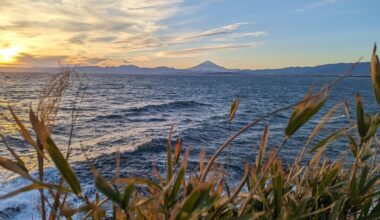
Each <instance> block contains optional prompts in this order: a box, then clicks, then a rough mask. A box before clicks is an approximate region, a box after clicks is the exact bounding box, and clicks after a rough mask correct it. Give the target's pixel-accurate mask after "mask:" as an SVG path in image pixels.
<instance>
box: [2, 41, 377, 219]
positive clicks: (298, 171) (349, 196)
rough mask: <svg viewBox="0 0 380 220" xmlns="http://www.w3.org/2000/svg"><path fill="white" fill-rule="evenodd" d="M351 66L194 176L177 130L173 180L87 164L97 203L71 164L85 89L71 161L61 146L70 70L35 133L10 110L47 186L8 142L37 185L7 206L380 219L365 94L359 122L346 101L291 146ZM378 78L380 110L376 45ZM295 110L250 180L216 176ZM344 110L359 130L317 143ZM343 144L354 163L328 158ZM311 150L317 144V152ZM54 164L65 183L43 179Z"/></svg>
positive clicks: (60, 211)
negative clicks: (57, 124) (60, 116)
mask: <svg viewBox="0 0 380 220" xmlns="http://www.w3.org/2000/svg"><path fill="white" fill-rule="evenodd" d="M353 67H354V66H353ZM353 67H352V68H353ZM352 68H351V69H350V70H348V71H347V72H346V73H343V74H342V76H341V77H338V78H337V79H336V80H334V81H333V82H331V83H330V84H329V85H327V86H326V87H323V88H322V89H321V91H319V92H317V93H313V86H311V88H310V90H309V91H308V92H307V94H306V95H305V98H304V99H302V100H300V101H299V102H297V103H293V104H291V105H288V106H284V107H281V108H279V109H276V110H274V111H273V112H269V113H267V114H265V115H263V116H261V117H259V118H258V119H256V120H254V121H252V122H250V123H248V124H247V125H246V126H244V127H242V128H241V129H240V130H239V131H237V132H236V133H235V134H231V135H230V136H229V137H228V138H227V140H226V141H225V142H224V143H223V144H222V145H221V146H220V147H219V148H218V149H217V150H216V152H215V154H214V155H213V156H212V157H210V158H209V159H208V160H207V161H206V162H205V158H206V157H205V154H204V153H201V154H200V157H199V166H198V167H197V168H196V169H194V170H189V169H187V161H188V157H189V148H187V149H183V143H182V140H181V139H177V140H176V141H175V142H172V141H173V140H172V134H173V129H174V128H173V127H172V128H171V129H170V132H169V135H168V141H167V164H166V167H167V169H166V173H165V174H164V175H163V174H160V173H159V172H158V171H154V174H155V175H154V177H151V178H148V177H147V178H136V177H128V178H120V155H117V156H116V158H115V160H116V164H117V165H116V167H115V170H116V172H115V173H116V176H115V178H114V179H109V180H106V179H105V178H104V177H103V176H102V175H101V174H100V173H99V172H97V170H96V168H95V166H94V165H92V162H91V160H90V159H87V162H88V164H89V165H90V167H92V172H93V174H94V182H95V186H94V188H96V190H97V194H96V196H95V198H92V199H90V198H89V197H87V196H86V195H84V194H83V193H82V188H81V183H80V180H79V179H78V178H77V177H76V174H75V172H74V171H73V170H72V168H71V166H70V164H69V163H68V162H67V161H68V159H69V157H70V152H71V136H72V134H73V132H74V127H75V123H76V119H77V115H78V114H77V112H78V111H79V109H80V103H81V102H82V100H83V97H84V93H85V88H86V87H85V86H83V85H81V86H80V88H81V89H79V90H78V93H77V95H76V98H75V101H74V104H73V110H72V123H71V124H72V126H71V129H70V138H69V140H70V141H69V144H68V146H67V149H66V152H67V153H66V154H63V153H62V152H61V151H60V148H58V147H57V146H56V144H55V142H54V140H53V139H52V136H51V131H52V127H53V126H54V119H55V116H56V114H57V111H58V107H59V101H60V97H62V95H63V93H64V91H65V89H66V88H67V87H68V79H69V77H70V74H69V73H68V72H64V73H62V74H58V75H57V76H55V77H54V78H53V79H52V82H51V83H50V84H49V85H50V86H48V87H47V88H46V89H45V90H44V92H43V94H42V96H41V99H40V102H39V103H40V104H39V105H38V108H37V109H36V110H34V109H32V108H31V109H30V114H29V122H28V123H30V126H29V125H28V126H26V125H25V124H24V122H22V121H21V120H20V119H19V118H18V116H17V115H16V114H15V111H14V110H13V109H12V107H9V112H10V115H11V118H10V119H9V120H12V121H13V123H14V124H15V125H16V126H17V128H18V130H19V132H20V135H21V136H22V137H23V138H24V140H25V141H26V142H27V143H28V144H29V145H30V147H32V148H33V149H34V150H35V151H36V157H37V158H38V178H34V177H32V176H31V175H30V171H29V170H28V169H27V168H26V166H25V163H24V161H23V160H22V159H21V156H20V155H19V154H18V153H17V152H15V151H14V150H13V149H12V148H10V147H9V146H8V145H7V144H6V141H5V139H4V137H3V136H1V138H2V140H3V143H4V146H5V148H6V149H7V150H8V151H9V152H10V154H11V155H12V156H13V158H14V159H13V160H10V159H7V158H0V166H1V167H3V168H4V169H7V170H9V171H11V172H13V173H16V174H18V175H19V176H21V177H22V178H25V179H27V180H28V181H29V182H30V185H27V186H25V187H23V188H20V189H18V190H16V191H14V192H9V193H8V194H5V195H1V196H0V199H7V198H9V197H12V196H16V195H18V194H20V193H24V192H27V191H31V190H39V192H40V197H41V199H40V203H41V218H42V219H44V220H45V219H51V220H53V219H61V218H66V219H73V218H75V219H87V218H91V219H104V218H113V219H378V218H380V187H379V186H380V185H379V183H380V182H379V181H380V180H379V178H380V174H379V166H378V163H377V154H378V151H379V146H380V145H379V141H378V139H377V128H378V127H379V126H380V116H379V114H373V115H371V114H369V113H366V111H365V108H364V104H363V102H362V99H361V97H360V95H359V94H357V95H356V107H355V111H356V117H355V118H356V120H355V121H353V120H351V116H350V113H349V112H350V111H349V107H348V105H347V103H346V102H340V103H337V104H336V105H335V106H334V107H333V108H331V109H329V110H328V111H327V113H326V114H325V115H324V116H322V117H321V119H320V120H319V122H318V124H317V125H316V126H315V127H314V129H313V130H312V131H311V133H310V135H309V137H308V139H307V140H305V143H304V145H303V147H301V148H300V147H299V146H288V140H289V139H291V138H292V136H293V135H294V134H295V133H296V132H297V131H298V129H299V128H300V127H302V126H303V125H304V124H306V123H307V122H308V121H309V120H310V118H312V117H314V116H315V114H316V113H317V112H319V111H320V109H322V108H323V107H324V104H325V102H326V100H328V94H329V91H330V89H331V88H332V87H334V86H335V85H336V84H337V83H338V82H339V81H340V80H342V79H344V77H346V76H349V75H350V74H351V70H352ZM371 79H372V83H373V87H374V91H375V95H376V100H377V101H378V103H380V102H379V100H380V89H379V85H380V64H379V60H378V58H377V55H376V46H375V48H374V50H373V54H372V60H371ZM242 101H243V100H242ZM239 102H240V100H239V99H236V100H235V101H234V102H233V103H232V106H231V111H230V114H229V116H228V119H229V123H232V122H233V120H234V116H235V113H236V112H237V111H238V107H239ZM291 108H294V110H293V113H292V114H291V115H290V119H289V121H288V124H287V126H286V129H285V131H284V138H283V141H282V143H281V145H280V146H278V147H274V148H273V147H272V148H271V149H268V146H267V142H268V138H270V137H269V133H270V131H269V125H268V124H267V125H266V126H265V128H264V129H263V132H262V138H261V143H260V144H259V146H260V147H259V149H258V152H257V156H256V158H255V159H254V160H253V161H251V163H247V164H245V173H244V176H243V177H242V179H241V181H240V182H239V183H238V184H237V185H235V186H234V187H232V188H230V187H229V186H228V184H227V183H226V175H221V174H220V172H217V171H216V170H220V169H218V167H217V165H216V164H215V161H216V159H217V158H218V156H219V155H220V153H221V152H222V151H224V150H225V148H226V147H228V146H229V147H231V143H232V142H233V140H234V139H236V138H237V137H238V136H239V135H241V134H242V133H244V132H245V131H246V130H248V129H249V128H251V127H252V126H255V125H256V124H257V123H258V122H260V121H262V120H264V119H265V118H267V117H269V116H272V115H274V114H277V113H278V112H280V111H284V110H288V109H291ZM340 108H341V109H344V110H345V111H346V113H347V117H349V118H350V121H351V122H350V124H349V125H347V126H345V127H342V128H339V129H337V130H336V131H334V132H332V133H331V134H330V135H328V136H327V137H326V138H325V139H323V140H320V141H319V142H317V143H315V142H316V141H315V140H314V138H315V136H316V134H318V133H319V132H320V131H321V130H323V128H324V125H325V124H326V123H327V122H328V121H329V118H330V117H331V116H332V115H333V114H334V112H335V111H337V110H338V109H340ZM28 127H31V129H28ZM31 130H32V131H31ZM342 137H343V138H346V139H347V140H348V141H349V144H348V146H347V148H348V149H350V152H351V154H352V157H353V158H354V163H349V162H347V161H346V158H337V159H335V160H333V161H331V160H328V159H327V158H326V157H325V152H326V151H327V150H328V146H329V144H330V143H332V142H333V141H335V140H337V138H342ZM172 143H175V145H172ZM312 143H315V144H313V145H311V144H312ZM284 147H287V148H290V147H297V148H300V149H301V150H300V152H299V153H298V155H295V160H294V163H292V164H291V165H289V166H288V167H284V166H283V164H282V162H281V159H280V158H279V156H278V153H279V152H280V151H281V150H282V149H283V148H284ZM232 149H233V147H232ZM306 154H310V159H309V160H308V161H307V163H306V164H305V165H301V164H300V163H301V161H303V160H305V155H306ZM84 155H86V154H85V151H84ZM46 160H48V161H50V162H51V163H52V164H53V165H55V167H56V168H57V170H58V171H59V172H60V174H61V178H60V181H59V183H58V184H57V183H50V182H47V181H46V180H45V179H44V178H43V172H44V167H45V166H46ZM214 171H215V172H214ZM229 172H231V171H229ZM47 198H51V199H47ZM67 198H76V199H78V200H80V201H82V205H81V206H79V207H70V205H69V204H68V203H67ZM107 204H108V205H107ZM106 213H107V214H106Z"/></svg>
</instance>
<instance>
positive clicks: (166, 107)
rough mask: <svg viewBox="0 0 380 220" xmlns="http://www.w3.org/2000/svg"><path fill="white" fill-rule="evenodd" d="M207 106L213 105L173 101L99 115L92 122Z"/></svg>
mask: <svg viewBox="0 0 380 220" xmlns="http://www.w3.org/2000/svg"><path fill="white" fill-rule="evenodd" d="M206 106H211V105H210V104H205V103H200V102H196V101H173V102H169V103H163V104H151V105H145V106H142V107H135V108H129V109H122V110H117V111H115V112H112V113H110V114H106V115H98V116H96V117H95V118H94V119H93V120H91V121H98V120H110V119H120V118H123V117H126V116H139V115H141V114H154V113H163V112H169V111H178V110H180V109H194V108H201V107H206ZM148 120H150V119H148Z"/></svg>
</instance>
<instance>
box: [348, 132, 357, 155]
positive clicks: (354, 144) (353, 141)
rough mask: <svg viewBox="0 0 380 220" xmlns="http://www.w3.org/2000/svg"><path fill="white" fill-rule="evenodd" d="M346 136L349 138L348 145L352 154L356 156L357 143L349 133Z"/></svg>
mask: <svg viewBox="0 0 380 220" xmlns="http://www.w3.org/2000/svg"><path fill="white" fill-rule="evenodd" d="M348 138H349V139H350V142H351V144H350V147H351V151H352V154H353V155H354V157H355V158H356V154H357V153H358V145H357V144H356V141H355V139H354V138H353V137H352V136H351V135H349V136H348Z"/></svg>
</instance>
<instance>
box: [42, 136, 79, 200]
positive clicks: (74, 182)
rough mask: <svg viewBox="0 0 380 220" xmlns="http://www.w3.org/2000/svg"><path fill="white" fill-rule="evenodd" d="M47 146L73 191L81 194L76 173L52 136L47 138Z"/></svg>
mask: <svg viewBox="0 0 380 220" xmlns="http://www.w3.org/2000/svg"><path fill="white" fill-rule="evenodd" d="M45 148H46V150H47V152H48V154H49V156H50V157H51V159H52V160H53V162H54V164H55V166H56V167H57V168H58V170H59V171H60V172H61V174H62V176H63V178H64V179H65V180H66V182H67V183H68V184H69V186H70V188H71V189H72V190H73V192H74V193H75V194H80V193H81V187H80V184H79V181H78V179H77V177H76V175H75V173H74V172H73V170H72V169H71V167H70V165H69V164H68V163H67V161H66V160H65V158H64V157H63V155H62V153H61V152H60V151H59V149H58V147H57V146H56V145H55V143H54V141H53V140H52V139H51V138H50V137H47V139H46V146H45Z"/></svg>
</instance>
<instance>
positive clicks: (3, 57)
mask: <svg viewBox="0 0 380 220" xmlns="http://www.w3.org/2000/svg"><path fill="white" fill-rule="evenodd" d="M19 51H20V49H19V48H17V47H11V48H3V49H0V62H3V63H9V62H12V61H14V60H15V56H16V55H17V54H18V53H19Z"/></svg>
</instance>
